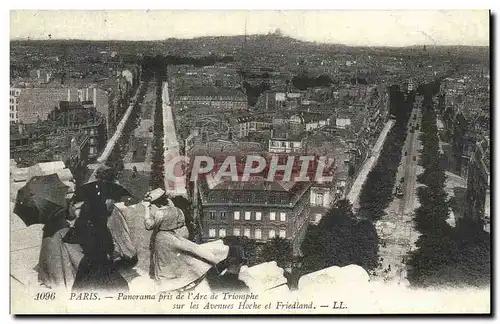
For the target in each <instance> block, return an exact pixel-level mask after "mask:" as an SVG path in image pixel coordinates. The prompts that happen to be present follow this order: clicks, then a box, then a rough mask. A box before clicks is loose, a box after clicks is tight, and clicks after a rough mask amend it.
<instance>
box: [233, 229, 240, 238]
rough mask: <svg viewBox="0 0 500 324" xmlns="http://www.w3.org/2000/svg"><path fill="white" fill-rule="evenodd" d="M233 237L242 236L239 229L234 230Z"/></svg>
mask: <svg viewBox="0 0 500 324" xmlns="http://www.w3.org/2000/svg"><path fill="white" fill-rule="evenodd" d="M233 235H234V236H240V235H241V231H240V229H239V228H234V229H233Z"/></svg>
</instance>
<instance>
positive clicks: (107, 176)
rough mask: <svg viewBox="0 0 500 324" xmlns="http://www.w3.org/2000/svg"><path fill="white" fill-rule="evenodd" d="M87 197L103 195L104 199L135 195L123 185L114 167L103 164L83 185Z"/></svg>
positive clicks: (120, 198) (117, 199) (118, 199)
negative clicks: (117, 177)
mask: <svg viewBox="0 0 500 324" xmlns="http://www.w3.org/2000/svg"><path fill="white" fill-rule="evenodd" d="M82 192H83V195H84V196H85V198H87V199H92V198H95V197H97V196H101V197H102V198H103V199H113V200H115V201H120V200H122V198H123V197H133V196H132V194H131V193H130V191H128V190H127V189H126V188H125V187H123V186H122V185H121V184H120V182H119V181H118V179H116V177H115V176H114V174H113V172H112V169H111V168H108V167H106V166H101V167H100V168H99V169H97V170H96V171H95V172H94V173H92V175H91V176H90V178H89V180H88V181H87V182H86V183H84V184H83V185H82Z"/></svg>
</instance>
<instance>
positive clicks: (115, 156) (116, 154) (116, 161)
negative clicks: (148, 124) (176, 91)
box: [106, 79, 149, 170]
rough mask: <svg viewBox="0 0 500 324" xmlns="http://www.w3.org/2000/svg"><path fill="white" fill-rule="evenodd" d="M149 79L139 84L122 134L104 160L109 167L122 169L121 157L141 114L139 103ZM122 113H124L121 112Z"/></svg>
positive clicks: (122, 157) (125, 152) (144, 93)
mask: <svg viewBox="0 0 500 324" xmlns="http://www.w3.org/2000/svg"><path fill="white" fill-rule="evenodd" d="M148 84H149V80H148V79H146V80H145V81H144V82H143V84H141V85H140V87H141V88H140V89H139V92H138V94H137V97H136V101H135V103H134V107H133V109H132V112H131V114H130V116H129V118H128V119H127V122H126V123H125V127H124V128H123V132H122V136H120V138H119V139H118V141H117V143H116V144H115V146H114V148H113V151H112V152H111V154H110V157H109V159H108V161H107V162H106V163H107V164H108V165H110V166H111V167H114V168H116V169H117V170H123V168H124V165H123V159H124V157H125V154H127V152H128V146H129V142H130V138H131V137H132V136H133V134H134V130H135V129H136V128H137V127H138V126H139V124H140V120H139V117H140V116H141V109H140V107H141V103H142V101H143V100H144V96H145V95H146V91H147V90H148ZM124 108H125V110H126V109H128V107H127V105H124ZM123 115H124V114H123Z"/></svg>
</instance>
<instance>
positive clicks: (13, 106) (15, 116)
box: [9, 88, 21, 124]
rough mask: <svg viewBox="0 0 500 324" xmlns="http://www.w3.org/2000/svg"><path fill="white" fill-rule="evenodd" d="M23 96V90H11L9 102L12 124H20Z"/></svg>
mask: <svg viewBox="0 0 500 324" xmlns="http://www.w3.org/2000/svg"><path fill="white" fill-rule="evenodd" d="M20 95H21V89H19V88H10V96H9V97H10V98H9V100H10V102H9V107H10V111H9V117H10V123H11V124H15V123H18V122H19V110H18V108H19V96H20Z"/></svg>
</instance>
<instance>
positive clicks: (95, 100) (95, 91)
mask: <svg viewBox="0 0 500 324" xmlns="http://www.w3.org/2000/svg"><path fill="white" fill-rule="evenodd" d="M93 102H94V107H96V108H97V89H96V88H94V101H93Z"/></svg>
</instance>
